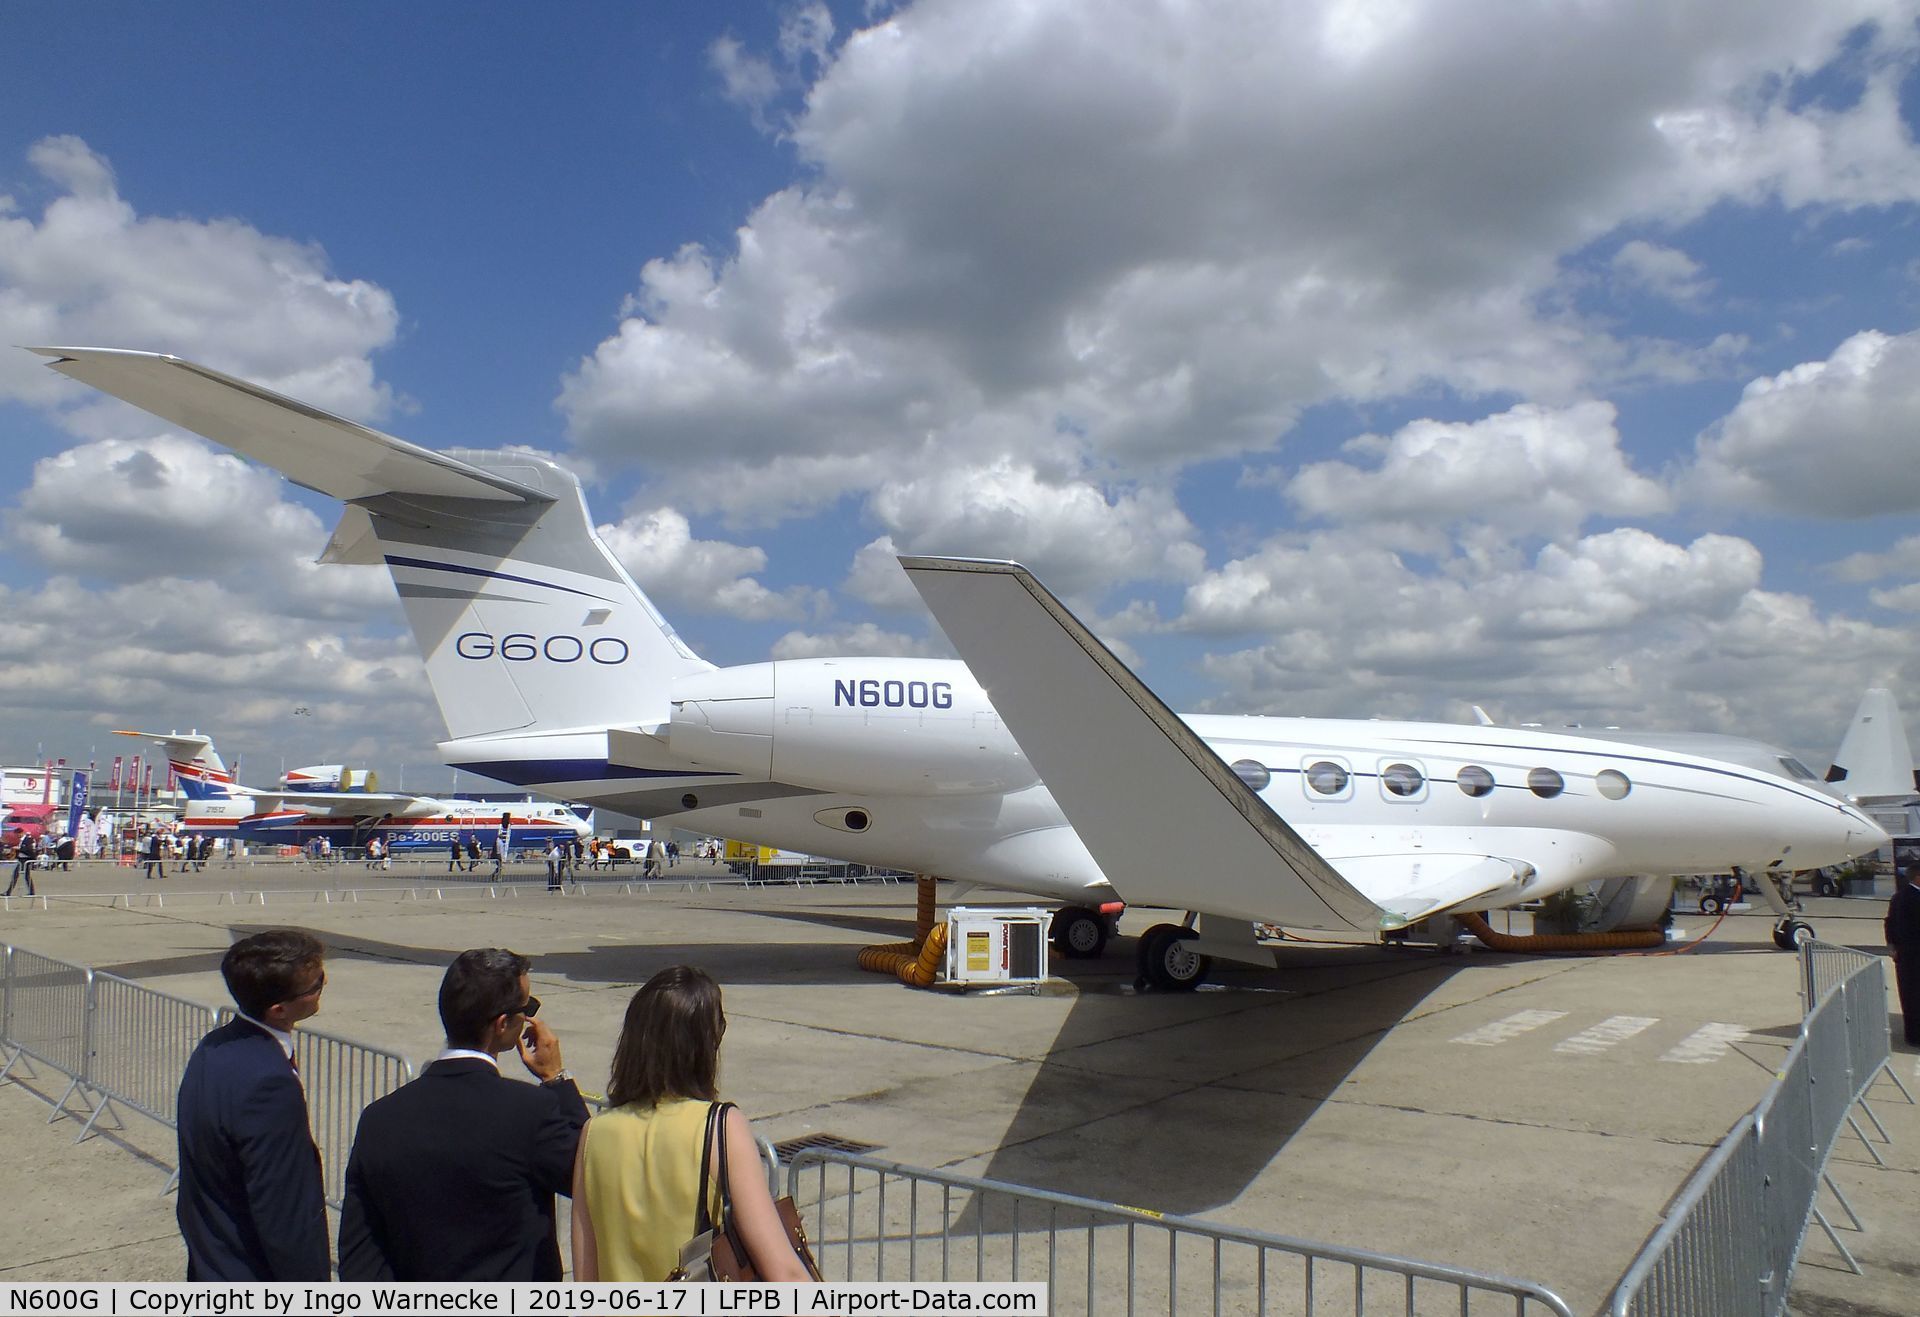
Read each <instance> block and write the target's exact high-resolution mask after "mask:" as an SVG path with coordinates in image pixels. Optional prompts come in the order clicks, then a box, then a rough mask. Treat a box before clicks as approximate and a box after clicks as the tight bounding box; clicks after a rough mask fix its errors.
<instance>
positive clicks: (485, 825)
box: [115, 731, 593, 854]
mask: <svg viewBox="0 0 1920 1317" xmlns="http://www.w3.org/2000/svg"><path fill="white" fill-rule="evenodd" d="M115 735H117V736H137V737H140V738H141V739H143V740H147V741H151V742H153V743H154V744H155V745H157V746H159V747H160V748H161V750H163V751H164V752H165V753H166V756H167V766H168V767H169V768H171V769H172V770H173V777H174V781H175V782H177V783H178V784H179V787H180V794H181V795H183V796H185V797H186V798H187V806H186V809H185V811H184V812H183V814H182V815H181V826H182V830H183V831H185V832H187V833H188V834H189V835H191V836H201V835H206V836H213V837H237V838H239V839H240V840H242V841H244V842H246V843H247V844H248V845H250V846H253V845H258V846H304V845H306V844H307V843H308V842H310V841H313V840H316V839H317V838H320V837H325V838H327V840H328V841H329V842H330V843H331V844H332V845H333V846H336V847H340V846H365V845H366V844H367V842H368V841H369V840H371V839H372V838H374V837H378V838H380V842H381V845H383V846H385V847H386V848H387V849H388V850H389V851H391V852H394V853H399V854H404V853H406V852H407V851H410V850H431V851H437V852H441V853H444V852H445V851H446V850H447V848H448V846H449V845H450V844H451V843H453V842H459V843H460V844H461V845H462V846H465V845H466V844H467V843H468V842H469V841H474V842H477V843H478V844H479V845H480V848H481V849H482V850H487V851H490V850H492V849H493V847H494V846H495V845H497V844H498V840H499V833H500V822H501V819H502V818H503V817H504V818H505V819H506V820H507V827H508V838H509V840H508V843H507V846H508V849H509V850H521V849H536V848H543V847H545V846H546V845H547V844H548V843H549V842H551V841H554V840H556V839H557V840H561V841H569V842H570V841H573V840H574V839H575V838H579V839H581V840H584V839H585V838H587V837H589V836H591V835H592V833H593V819H592V811H591V810H587V811H585V812H584V813H583V812H582V811H580V810H577V809H575V808H574V807H573V806H571V805H556V804H552V803H549V802H536V801H517V800H516V801H494V800H465V799H445V798H441V797H435V796H408V795H400V794H394V793H391V792H382V791H380V790H379V779H378V778H377V776H376V775H375V774H374V773H372V772H370V771H368V770H365V769H357V768H348V767H346V766H345V765H344V764H316V765H313V766H310V767H307V768H295V769H290V770H288V772H287V773H286V775H285V776H284V777H282V778H281V779H280V789H279V790H277V791H263V790H260V789H258V788H255V787H246V786H241V785H240V784H239V783H238V782H236V781H235V780H234V775H233V773H232V772H230V771H229V770H228V768H227V766H226V764H225V763H224V762H222V760H221V758H220V754H219V752H218V751H216V750H215V749H214V748H213V738H212V737H210V736H205V735H202V734H201V733H199V732H124V731H123V732H116V733H115Z"/></svg>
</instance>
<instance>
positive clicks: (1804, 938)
mask: <svg viewBox="0 0 1920 1317" xmlns="http://www.w3.org/2000/svg"><path fill="white" fill-rule="evenodd" d="M1818 936H1819V934H1817V933H1815V932H1814V931H1813V925H1812V924H1809V923H1806V922H1805V921H1804V920H1799V919H1788V920H1783V921H1782V922H1780V923H1778V924H1776V925H1774V929H1773V945H1775V946H1776V947H1779V948H1780V949H1781V950H1782V951H1798V950H1799V949H1800V948H1801V947H1804V946H1805V945H1806V944H1807V943H1809V942H1811V941H1813V940H1814V939H1815V938H1816V937H1818Z"/></svg>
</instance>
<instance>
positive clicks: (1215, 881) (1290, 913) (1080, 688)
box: [900, 557, 1405, 932]
mask: <svg viewBox="0 0 1920 1317" xmlns="http://www.w3.org/2000/svg"><path fill="white" fill-rule="evenodd" d="M900 565H901V566H902V567H904V568H905V569H906V572H907V575H908V576H909V577H910V578H911V579H912V581H913V584H914V588H915V589H917V590H918V591H919V592H920V596H921V598H923V599H925V600H926V602H927V606H928V607H929V608H930V609H932V610H933V615H934V617H935V618H936V619H937V620H938V621H939V623H940V626H941V629H942V630H944V631H945V632H946V633H947V637H948V639H950V640H952V641H953V643H954V645H955V647H956V648H958V649H959V651H960V655H961V657H962V658H963V659H965V660H966V662H967V666H968V667H969V668H970V669H972V671H973V675H974V676H975V677H976V678H978V679H979V681H980V683H981V685H983V686H984V687H985V688H986V690H987V693H988V695H989V696H990V697H991V699H992V700H993V705H994V708H995V710H997V711H998V713H999V714H1000V717H1001V718H1002V719H1003V720H1004V721H1005V723H1006V725H1007V730H1008V731H1009V732H1011V733H1012V734H1013V738H1014V740H1016V741H1018V742H1019V743H1020V748H1021V750H1022V751H1024V752H1025V754H1026V756H1027V759H1028V760H1029V761H1030V762H1031V763H1032V764H1033V766H1034V767H1035V768H1036V769H1037V770H1038V771H1039V773H1040V776H1041V778H1042V779H1043V780H1044V781H1045V782H1046V785H1047V788H1048V790H1050V791H1051V792H1052V793H1053V797H1054V800H1055V801H1056V802H1057V803H1058V804H1059V806H1060V808H1061V810H1062V812H1064V813H1065V815H1066V817H1067V821H1068V822H1069V823H1071V824H1072V825H1073V828H1074V831H1075V832H1077V833H1078V834H1079V836H1080V840H1081V841H1082V842H1084V843H1085V844H1086V847H1087V849H1088V850H1089V851H1091V852H1092V854H1093V857H1094V859H1095V860H1097V861H1098V862H1099V864H1100V868H1101V871H1102V872H1103V873H1105V874H1106V876H1107V879H1108V881H1110V882H1111V883H1112V884H1113V886H1114V889H1115V890H1116V891H1118V892H1119V893H1120V895H1121V896H1123V897H1125V898H1126V899H1127V900H1128V901H1129V902H1132V903H1134V904H1136V905H1152V906H1164V907H1168V908H1171V909H1176V910H1201V911H1204V912H1206V913H1209V914H1218V915H1224V916H1228V917H1232V918H1243V919H1247V920H1252V921H1261V922H1267V923H1275V924H1282V925H1285V926H1287V927H1291V928H1319V929H1336V930H1346V931H1359V932H1372V931H1375V930H1377V929H1380V928H1392V927H1397V926H1399V925H1400V924H1402V923H1404V922H1405V920H1404V919H1403V918H1401V917H1400V916H1398V915H1395V914H1393V913H1391V912H1389V911H1387V910H1384V909H1382V908H1381V907H1380V906H1378V905H1376V904H1375V903H1374V902H1372V901H1370V900H1368V899H1367V898H1366V896H1364V895H1362V894H1361V892H1360V891H1359V890H1358V889H1356V888H1355V887H1354V886H1353V885H1352V884H1350V883H1348V882H1347V880H1346V879H1344V878H1342V877H1341V876H1340V874H1339V873H1338V872H1336V871H1335V870H1334V868H1333V867H1332V866H1331V865H1329V864H1328V863H1327V862H1326V860H1324V859H1322V858H1321V857H1320V855H1319V854H1318V853H1317V852H1315V851H1314V849H1313V848H1312V847H1311V846H1309V845H1308V844H1307V843H1306V842H1305V841H1304V840H1303V839H1302V838H1301V837H1300V835H1299V834H1298V833H1296V832H1294V830H1293V829H1292V828H1290V827H1288V826H1287V824H1286V822H1285V821H1284V820H1283V819H1281V818H1280V816H1279V815H1277V814H1275V813H1274V812H1273V810H1272V809H1270V808H1268V806H1267V804H1266V802H1265V801H1263V800H1261V799H1260V797H1259V796H1258V795H1257V794H1255V793H1254V791H1253V790H1252V788H1250V787H1249V786H1247V784H1246V783H1244V782H1242V781H1241V780H1240V779H1239V778H1238V777H1237V776H1235V774H1234V772H1233V770H1232V769H1231V768H1229V767H1228V766H1227V765H1226V763H1225V762H1224V761H1223V760H1222V759H1221V758H1220V756H1219V755H1217V754H1215V753H1214V752H1213V750H1212V748H1211V747H1210V746H1208V745H1207V743H1206V742H1205V741H1203V740H1202V739H1201V738H1200V737H1199V735H1198V734H1197V733H1195V732H1194V731H1193V730H1192V729H1191V728H1190V727H1188V726H1187V725H1186V724H1185V723H1184V722H1182V721H1181V720H1180V718H1179V716H1178V715H1176V714H1175V713H1174V712H1173V711H1172V710H1171V709H1169V708H1168V707H1167V706H1166V705H1165V704H1163V703H1161V701H1160V699H1159V697H1157V696H1156V695H1154V693H1153V692H1152V691H1151V690H1149V689H1148V688H1147V686H1146V684H1145V683H1144V682H1142V681H1141V680H1140V679H1139V678H1138V677H1137V676H1135V675H1134V674H1133V672H1132V671H1131V670H1130V669H1129V668H1128V667H1127V665H1126V664H1125V663H1123V662H1121V661H1120V659H1119V658H1117V657H1116V656H1115V655H1114V654H1113V652H1112V651H1111V650H1109V649H1108V648H1107V647H1106V646H1105V645H1103V644H1101V643H1100V641H1099V640H1098V639H1097V638H1096V637H1095V636H1094V635H1093V633H1092V632H1091V631H1089V630H1088V629H1087V628H1086V626H1085V625H1083V624H1082V623H1081V622H1080V620H1079V619H1078V618H1076V617H1075V616H1074V615H1073V613H1072V612H1071V611H1070V610H1069V609H1068V608H1067V607H1066V605H1064V604H1062V603H1061V602H1060V601H1059V600H1058V599H1056V598H1055V597H1054V596H1053V595H1052V594H1051V593H1049V592H1048V591H1047V589H1046V587H1045V586H1043V585H1041V584H1040V582H1039V581H1037V580H1036V579H1034V576H1033V574H1032V573H1031V572H1029V571H1027V569H1026V568H1024V567H1022V566H1020V565H1019V564H1018V563H1011V562H994V561H989V560H984V559H977V558H937V557H903V558H901V559H900Z"/></svg>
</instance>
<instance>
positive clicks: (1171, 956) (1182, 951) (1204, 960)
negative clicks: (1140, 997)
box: [1133, 924, 1213, 992]
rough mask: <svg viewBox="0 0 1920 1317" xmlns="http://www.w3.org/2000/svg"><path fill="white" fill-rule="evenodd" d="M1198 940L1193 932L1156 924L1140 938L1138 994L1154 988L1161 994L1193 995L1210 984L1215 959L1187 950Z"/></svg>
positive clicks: (1178, 927)
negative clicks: (1208, 974) (1209, 978)
mask: <svg viewBox="0 0 1920 1317" xmlns="http://www.w3.org/2000/svg"><path fill="white" fill-rule="evenodd" d="M1193 936H1194V931H1193V930H1192V929H1190V928H1182V927H1180V925H1178V924H1155V925H1154V926H1153V927H1152V928H1149V929H1148V930H1147V931H1146V932H1144V933H1142V934H1141V935H1140V951H1139V955H1140V973H1139V976H1138V977H1137V978H1135V979H1134V981H1133V986H1134V988H1135V989H1136V990H1142V991H1144V990H1145V989H1147V988H1154V989H1157V990H1158V991H1160V992H1192V991H1193V990H1194V989H1195V988H1197V987H1199V986H1200V985H1201V983H1203V982H1204V981H1205V980H1206V977H1207V971H1209V970H1210V969H1212V968H1213V957H1211V956H1203V955H1201V954H1200V953H1199V952H1197V951H1194V950H1192V949H1191V948H1189V947H1188V946H1187V941H1188V939H1190V938H1192V937H1193Z"/></svg>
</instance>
